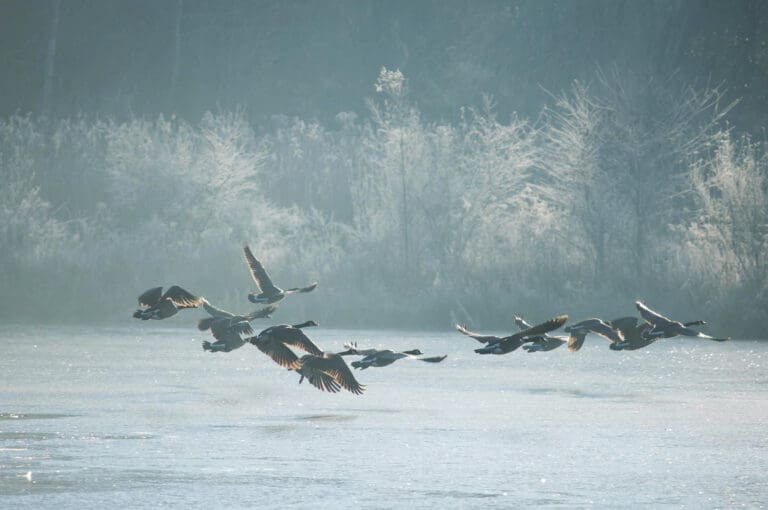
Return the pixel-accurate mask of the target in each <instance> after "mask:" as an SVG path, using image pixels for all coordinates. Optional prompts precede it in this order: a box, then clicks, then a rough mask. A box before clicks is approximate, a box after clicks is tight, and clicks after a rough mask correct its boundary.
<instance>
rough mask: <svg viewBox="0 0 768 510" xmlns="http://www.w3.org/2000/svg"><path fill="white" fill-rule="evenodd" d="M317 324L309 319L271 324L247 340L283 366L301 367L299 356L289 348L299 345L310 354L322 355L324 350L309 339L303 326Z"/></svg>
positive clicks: (290, 367)
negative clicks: (296, 322) (294, 322)
mask: <svg viewBox="0 0 768 510" xmlns="http://www.w3.org/2000/svg"><path fill="white" fill-rule="evenodd" d="M311 326H317V322H315V321H313V320H309V321H306V322H302V323H301V324H294V325H293V326H291V325H289V324H278V325H276V326H270V327H268V328H267V329H265V330H263V331H262V332H261V333H259V334H258V335H256V336H252V337H250V338H248V339H247V340H246V341H248V342H250V343H252V344H253V345H255V346H256V347H257V348H258V349H259V350H260V351H261V352H263V353H264V354H266V355H267V356H269V357H270V358H272V360H273V361H274V362H275V363H277V364H278V365H280V366H281V367H284V368H288V369H297V368H299V367H300V363H299V357H298V356H296V354H295V353H294V352H293V351H292V350H291V349H289V348H288V346H289V345H290V346H293V347H298V348H299V349H302V350H304V351H307V352H308V353H310V354H314V355H316V356H322V354H323V351H322V349H320V348H319V347H318V346H317V345H315V343H314V342H313V341H312V340H310V339H309V337H308V336H307V335H305V334H304V332H303V331H302V330H301V328H307V327H311Z"/></svg>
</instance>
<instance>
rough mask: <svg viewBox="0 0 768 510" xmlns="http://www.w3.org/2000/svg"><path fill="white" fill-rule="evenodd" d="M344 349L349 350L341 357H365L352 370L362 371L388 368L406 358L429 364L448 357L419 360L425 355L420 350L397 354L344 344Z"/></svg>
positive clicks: (391, 351) (385, 350)
mask: <svg viewBox="0 0 768 510" xmlns="http://www.w3.org/2000/svg"><path fill="white" fill-rule="evenodd" d="M344 347H346V348H347V350H346V351H344V352H339V353H338V355H339V356H348V355H350V354H351V355H358V356H363V358H362V359H361V360H359V361H353V362H352V368H359V369H360V370H365V369H366V368H368V367H386V366H387V365H391V364H392V363H394V362H395V361H397V360H399V359H404V358H406V359H413V360H418V361H425V362H427V363H440V362H441V361H443V360H444V359H445V358H446V357H447V355H445V356H433V357H430V358H417V356H420V355H422V354H423V353H422V352H421V351H420V350H418V349H412V350H410V351H401V352H395V351H393V350H390V349H384V350H379V349H358V348H357V344H344Z"/></svg>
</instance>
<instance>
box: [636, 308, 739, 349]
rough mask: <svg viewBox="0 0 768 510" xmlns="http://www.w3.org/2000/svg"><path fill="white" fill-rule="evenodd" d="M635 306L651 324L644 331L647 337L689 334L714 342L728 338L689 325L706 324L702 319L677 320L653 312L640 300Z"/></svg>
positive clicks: (669, 336)
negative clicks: (706, 332) (706, 333)
mask: <svg viewBox="0 0 768 510" xmlns="http://www.w3.org/2000/svg"><path fill="white" fill-rule="evenodd" d="M635 306H636V307H637V309H638V311H639V312H640V316H641V317H642V318H643V319H644V320H645V322H647V323H648V324H649V325H650V326H651V328H650V330H648V331H647V333H646V335H647V336H649V337H655V338H671V337H673V336H690V337H694V338H704V339H706V340H714V341H715V342H725V341H726V340H728V338H715V337H713V336H709V335H705V334H704V333H702V332H700V331H696V330H695V329H691V328H690V327H689V326H701V325H704V324H706V322H704V321H692V322H686V323H682V322H677V321H673V320H671V319H668V318H666V317H664V316H663V315H661V314H660V313H658V312H654V311H653V310H651V309H650V308H648V307H647V306H645V305H644V304H643V303H642V302H641V301H635Z"/></svg>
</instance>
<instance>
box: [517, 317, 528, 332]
mask: <svg viewBox="0 0 768 510" xmlns="http://www.w3.org/2000/svg"><path fill="white" fill-rule="evenodd" d="M515 325H516V326H517V329H519V330H524V329H529V328H530V327H531V325H530V324H529V323H528V322H526V321H525V319H523V318H522V317H520V316H519V315H515Z"/></svg>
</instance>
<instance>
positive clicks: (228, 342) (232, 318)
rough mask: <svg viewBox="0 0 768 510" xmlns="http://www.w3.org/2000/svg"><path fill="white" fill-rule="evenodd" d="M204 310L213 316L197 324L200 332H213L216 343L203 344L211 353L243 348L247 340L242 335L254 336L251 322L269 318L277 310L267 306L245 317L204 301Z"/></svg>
mask: <svg viewBox="0 0 768 510" xmlns="http://www.w3.org/2000/svg"><path fill="white" fill-rule="evenodd" d="M203 308H204V309H205V311H206V312H208V313H209V314H210V315H211V316H210V317H206V318H205V319H201V320H200V321H198V323H197V328H198V329H199V330H200V331H206V330H209V329H210V330H211V335H213V338H215V339H216V341H215V342H207V341H206V342H203V350H205V351H210V352H230V351H233V350H235V349H239V348H240V347H242V346H243V345H244V344H245V342H246V340H244V339H243V337H242V335H253V328H252V327H251V321H252V320H254V319H262V318H266V317H269V316H270V314H271V313H272V312H274V311H275V309H276V308H277V307H276V306H275V305H269V306H266V307H264V308H262V309H260V310H255V311H254V312H251V313H249V314H245V315H235V314H233V313H231V312H227V311H226V310H222V309H221V308H217V307H215V306H213V305H212V304H210V303H209V302H208V301H207V300H205V299H204V300H203Z"/></svg>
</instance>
